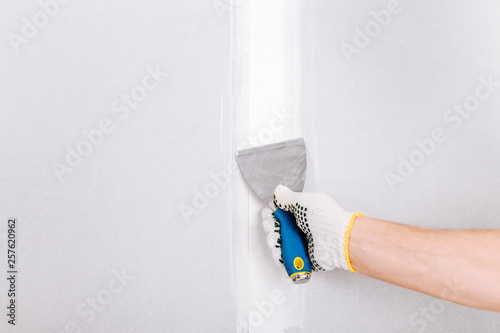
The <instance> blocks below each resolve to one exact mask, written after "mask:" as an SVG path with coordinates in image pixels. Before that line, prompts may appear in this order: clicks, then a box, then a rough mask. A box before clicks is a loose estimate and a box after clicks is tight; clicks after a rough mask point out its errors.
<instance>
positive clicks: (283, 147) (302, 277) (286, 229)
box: [236, 138, 312, 284]
mask: <svg viewBox="0 0 500 333" xmlns="http://www.w3.org/2000/svg"><path fill="white" fill-rule="evenodd" d="M236 160H237V161H238V164H239V166H240V169H241V172H242V174H243V177H244V178H245V180H246V181H247V183H248V185H249V186H250V187H251V188H252V189H253V191H254V192H255V193H256V194H257V195H258V196H259V197H260V198H261V199H262V200H263V201H264V203H266V204H269V202H271V201H272V200H273V194H274V190H275V188H276V186H278V185H280V184H282V185H285V186H287V187H289V188H290V189H291V190H292V191H295V192H302V190H303V189H304V184H305V180H306V170H307V155H306V146H305V142H304V139H303V138H299V139H293V140H288V141H283V142H278V143H273V144H270V145H265V146H261V147H255V148H248V149H243V150H240V151H238V152H237V153H236ZM272 208H275V207H272ZM274 217H275V218H276V220H278V222H279V223H280V233H281V253H282V257H283V262H284V265H285V269H286V271H287V273H288V276H290V278H291V279H292V281H293V282H294V283H297V284H298V283H304V282H308V281H309V280H310V279H311V272H312V270H311V262H310V260H309V256H308V254H307V239H306V236H305V234H304V233H303V232H302V231H301V230H300V229H299V227H298V226H297V224H296V221H295V216H294V214H293V213H291V212H286V211H284V210H281V209H276V211H275V212H274Z"/></svg>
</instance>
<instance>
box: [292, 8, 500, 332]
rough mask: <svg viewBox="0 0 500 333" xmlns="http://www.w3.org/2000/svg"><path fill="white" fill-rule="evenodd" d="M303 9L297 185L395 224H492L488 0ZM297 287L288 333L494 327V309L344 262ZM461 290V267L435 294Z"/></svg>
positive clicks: (494, 192)
mask: <svg viewBox="0 0 500 333" xmlns="http://www.w3.org/2000/svg"><path fill="white" fill-rule="evenodd" d="M391 10H392V11H393V13H391V14H390V17H387V15H386V16H384V17H382V16H383V13H388V12H391ZM381 11H383V13H382V12H381ZM301 13H302V15H301V16H300V23H299V24H300V42H301V43H300V52H301V61H300V67H301V71H300V79H297V84H299V85H300V89H299V90H300V92H301V93H300V96H299V99H300V109H301V110H302V112H303V117H302V128H303V132H304V137H305V140H306V144H307V145H308V157H309V159H310V160H309V166H310V169H309V174H308V178H307V179H308V181H307V184H306V190H313V191H323V192H327V193H329V194H331V195H332V196H333V197H334V198H335V199H336V200H337V201H338V202H339V204H340V205H341V206H343V207H344V208H346V209H348V210H351V211H361V212H363V213H365V214H366V215H369V216H374V217H378V218H383V219H387V220H392V221H398V222H401V223H405V224H411V225H416V226H421V227H429V228H451V229H453V228H497V229H498V228H499V227H500V221H499V220H498V216H499V215H500V206H499V205H498V199H499V197H500V190H499V189H500V177H499V176H500V171H499V170H500V150H499V148H498V147H499V142H500V131H499V130H498V129H499V123H500V113H499V112H498V111H499V109H500V85H499V83H498V82H500V67H499V65H500V43H499V41H500V20H498V17H499V16H500V6H499V5H498V3H497V2H494V1H479V2H473V3H472V2H468V1H418V2H412V1H400V2H399V4H398V3H396V4H394V3H392V4H391V2H389V1H355V2H351V1H335V2H332V1H314V2H310V1H302V4H301ZM376 17H378V18H376ZM377 20H379V21H377ZM379 22H382V23H379ZM365 29H368V30H369V31H368V33H367V32H364V33H359V30H363V31H364V30H365ZM491 80H493V81H494V82H495V83H494V84H491V83H486V82H487V81H491ZM456 105H458V106H456ZM460 105H461V106H460ZM456 110H459V111H456ZM460 110H463V111H460ZM305 288H306V289H305V298H304V317H305V325H304V326H303V327H302V328H289V330H288V331H289V332H302V331H304V332H305V331H307V332H319V331H323V332H324V331H328V332H495V331H497V330H498V327H500V315H499V314H498V313H493V312H487V311H480V310H474V309H470V308H466V307H462V306H459V305H455V304H451V303H448V302H444V301H440V300H436V299H433V298H431V297H428V296H425V295H422V294H418V293H416V292H413V291H409V290H404V289H402V288H399V287H395V286H391V285H389V284H386V283H383V282H379V281H376V280H372V279H370V278H367V277H364V276H362V275H359V274H353V273H350V272H347V271H340V270H338V271H334V272H331V273H318V274H316V275H314V276H313V279H312V281H311V282H310V283H309V284H308V285H307V286H305ZM461 288H467V286H463V285H461V284H460V277H459V276H457V277H456V280H454V281H449V290H443V292H445V293H448V294H450V293H460V290H461Z"/></svg>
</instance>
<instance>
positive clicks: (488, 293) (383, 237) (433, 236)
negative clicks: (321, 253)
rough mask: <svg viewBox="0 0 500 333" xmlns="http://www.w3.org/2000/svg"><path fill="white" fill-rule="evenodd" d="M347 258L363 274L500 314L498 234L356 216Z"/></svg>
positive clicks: (499, 248) (494, 231)
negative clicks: (404, 223)
mask: <svg viewBox="0 0 500 333" xmlns="http://www.w3.org/2000/svg"><path fill="white" fill-rule="evenodd" d="M349 254H350V259H351V262H352V265H353V267H354V268H355V269H356V270H357V271H358V272H360V273H362V274H365V275H368V276H371V277H373V278H376V279H379V280H383V281H386V282H389V283H392V284H396V285H399V286H402V287H405V288H409V289H412V290H416V291H419V292H422V293H425V294H428V295H431V296H434V297H439V298H442V299H445V300H449V301H452V302H455V303H459V304H463V305H467V306H471V307H476V308H480V309H487V310H492V311H500V230H477V231H468V230H467V231H466V230H463V231H451V230H428V229H420V228H414V227H409V226H404V225H400V224H395V223H391V222H386V221H382V220H377V219H372V218H367V217H358V218H357V219H356V220H355V223H354V226H353V229H352V231H351V236H350V244H349Z"/></svg>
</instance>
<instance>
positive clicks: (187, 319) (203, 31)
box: [0, 0, 237, 332]
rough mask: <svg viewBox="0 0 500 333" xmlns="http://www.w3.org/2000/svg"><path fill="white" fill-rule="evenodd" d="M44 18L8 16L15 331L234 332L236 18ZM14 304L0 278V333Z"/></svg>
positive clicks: (100, 14)
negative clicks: (231, 92) (231, 179)
mask: <svg viewBox="0 0 500 333" xmlns="http://www.w3.org/2000/svg"><path fill="white" fill-rule="evenodd" d="M48 2H50V1H42V3H48ZM62 2H63V1H61V3H62ZM51 3H52V7H50V8H49V9H47V8H45V9H44V8H42V7H41V5H40V4H39V3H38V2H36V1H35V2H34V1H23V2H19V1H3V2H2V4H1V5H0V22H1V23H0V36H1V40H0V58H1V61H0V77H1V78H2V79H1V80H0V91H1V96H2V97H1V98H2V100H1V105H0V110H1V111H0V114H1V117H2V120H1V121H0V152H1V156H2V157H1V159H2V162H1V163H0V179H1V180H0V183H1V189H0V202H1V207H2V209H1V211H2V214H1V216H0V235H1V236H2V238H0V242H1V243H0V245H1V247H0V252H1V253H2V257H1V258H0V260H1V262H2V264H1V267H2V270H3V268H4V267H5V265H4V259H5V260H6V257H5V253H6V226H7V218H9V217H15V218H17V220H18V237H19V238H18V240H19V242H18V255H19V256H18V269H19V278H18V283H19V284H18V288H19V289H18V296H17V301H18V303H17V304H18V312H17V313H18V318H17V321H16V327H15V328H13V330H14V329H15V330H17V331H19V332H165V331H171V332H193V331H211V332H214V331H224V332H234V331H235V327H236V322H237V319H236V309H235V296H234V295H235V290H234V281H233V271H234V270H233V267H232V262H233V258H232V220H231V212H230V208H229V207H230V205H231V195H230V191H229V190H228V188H227V183H226V181H225V178H224V177H227V175H228V173H229V171H227V166H228V162H229V157H228V156H229V153H230V150H229V147H228V144H229V143H230V141H228V140H227V138H228V137H229V133H230V127H229V125H228V121H229V119H228V117H227V115H228V114H230V112H228V106H229V105H230V103H227V101H226V99H227V98H228V89H229V87H230V84H231V80H230V63H231V61H230V56H231V52H230V32H231V31H230V26H231V23H230V21H231V19H230V16H229V15H230V8H229V7H228V6H227V5H226V6H224V5H223V4H222V5H221V2H218V4H219V6H218V7H217V6H214V5H215V4H217V3H216V2H215V1H212V0H207V1H192V0H188V1H149V2H147V3H145V2H142V1H128V0H127V1H111V2H102V1H84V2H82V1H70V2H68V1H65V3H67V4H58V2H57V3H56V2H55V1H52V2H51ZM56 5H57V7H55V6H56ZM47 11H48V12H50V15H48V14H46V13H47ZM44 13H45V14H44ZM24 18H25V19H24ZM35 21H36V22H35ZM26 22H28V23H26ZM34 24H37V26H35V28H33V27H31V26H32V25H34ZM25 26H26V27H25ZM23 31H24V32H23ZM15 35H17V37H16V36H15ZM224 102H226V103H224ZM181 208H182V209H181ZM182 212H183V213H182ZM2 276H4V275H3V273H2ZM6 291H7V281H6V280H5V279H4V278H2V279H1V280H0V303H1V304H2V306H1V308H2V309H4V310H2V312H1V318H2V320H0V331H2V332H7V331H8V330H9V329H10V328H11V326H10V325H8V324H7V322H6V320H5V318H6V316H5V314H4V312H6V310H5V307H6V304H7V301H8V300H7V294H6V293H7V292H6Z"/></svg>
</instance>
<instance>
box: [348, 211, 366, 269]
mask: <svg viewBox="0 0 500 333" xmlns="http://www.w3.org/2000/svg"><path fill="white" fill-rule="evenodd" d="M358 216H364V215H363V214H361V213H356V214H352V216H351V223H349V227H348V228H347V231H346V232H345V241H344V249H345V251H344V252H345V261H346V262H347V267H349V270H350V271H351V272H356V270H355V269H354V268H353V267H352V264H351V259H350V258H349V240H350V238H351V229H352V226H353V225H354V220H355V219H356V217H358Z"/></svg>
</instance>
